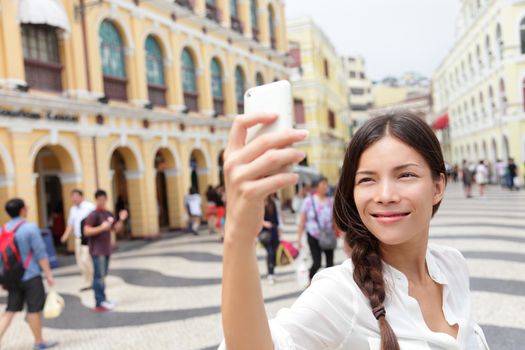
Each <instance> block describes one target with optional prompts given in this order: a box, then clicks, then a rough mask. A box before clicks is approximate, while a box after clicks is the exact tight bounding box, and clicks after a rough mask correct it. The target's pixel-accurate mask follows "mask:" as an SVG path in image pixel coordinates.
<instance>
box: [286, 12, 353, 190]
mask: <svg viewBox="0 0 525 350" xmlns="http://www.w3.org/2000/svg"><path fill="white" fill-rule="evenodd" d="M287 28H288V31H287V35H288V38H289V40H290V43H289V46H290V56H291V58H292V60H293V64H292V66H293V68H292V70H291V72H290V81H291V82H292V86H293V96H294V112H295V124H296V126H297V127H300V128H305V129H308V130H309V131H310V136H309V138H308V140H307V141H306V142H304V143H302V144H299V145H298V147H299V148H300V149H302V150H304V152H305V153H306V159H305V162H304V163H303V165H307V166H311V167H313V168H315V169H317V170H318V171H320V172H321V173H322V174H323V175H324V176H326V177H327V178H328V180H329V181H330V183H332V184H333V183H336V182H337V180H338V179H339V175H340V169H341V166H342V163H343V159H344V152H345V149H346V145H347V143H348V141H349V137H350V133H349V121H350V120H349V110H348V99H347V93H346V79H345V75H344V70H343V66H342V62H341V58H340V56H339V54H338V53H337V51H336V49H335V48H334V46H333V45H332V43H331V42H330V40H329V39H328V38H327V37H326V35H325V34H324V33H323V32H322V31H321V29H319V27H317V26H316V25H315V23H314V22H313V21H312V20H311V19H310V18H308V17H303V18H298V19H294V20H288V25H287Z"/></svg>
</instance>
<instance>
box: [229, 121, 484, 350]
mask: <svg viewBox="0 0 525 350" xmlns="http://www.w3.org/2000/svg"><path fill="white" fill-rule="evenodd" d="M274 120H275V117H274V116H271V115H248V116H240V117H237V119H235V120H234V122H233V125H232V128H231V131H230V136H229V145H228V147H227V149H226V151H225V165H224V168H225V169H226V171H225V181H226V189H227V191H228V198H229V200H230V208H229V211H228V225H227V227H226V231H227V232H226V239H225V244H224V255H223V259H224V260H223V274H222V286H223V288H222V320H223V329H224V335H225V342H224V343H223V344H222V345H221V348H222V349H225V348H226V347H228V349H250V348H253V344H257V347H258V348H261V349H276V350H283V349H326V350H331V349H353V350H365V349H366V350H368V349H382V350H394V349H400V348H401V349H468V350H486V349H488V346H487V343H486V340H485V337H484V335H483V331H482V330H481V328H480V327H479V326H478V325H477V324H476V323H475V321H474V319H473V312H472V308H471V307H470V305H471V302H472V301H471V296H470V290H469V276H468V267H467V264H466V261H465V258H464V257H463V256H462V255H461V253H460V252H459V251H457V250H456V249H453V248H450V247H446V246H440V245H435V244H429V242H428V239H429V226H430V220H431V218H432V216H433V215H434V214H435V213H436V211H437V210H438V208H439V205H440V203H441V201H442V199H443V196H444V192H445V185H446V177H445V166H444V161H443V155H442V151H441V147H440V144H439V141H438V139H437V137H436V135H435V134H434V132H433V130H432V129H431V128H430V127H429V126H428V125H427V124H426V122H425V121H424V120H423V119H421V118H419V117H418V116H417V115H413V114H410V113H406V112H394V113H391V114H387V115H383V116H379V117H375V118H371V119H369V120H367V121H366V122H365V123H364V125H363V126H361V128H359V130H358V131H357V132H356V134H355V135H354V137H353V138H352V140H351V141H350V144H349V146H348V149H347V151H346V155H345V156H344V162H343V167H342V173H341V177H340V181H339V185H338V188H337V191H336V196H335V198H334V213H335V214H334V217H335V222H336V224H337V226H338V227H339V228H340V229H341V230H342V231H343V232H345V233H346V235H345V237H346V244H348V245H350V246H351V248H352V257H351V259H348V260H347V261H345V262H344V263H343V264H341V265H339V266H336V267H333V268H329V269H325V270H324V271H322V272H320V273H319V274H317V275H316V276H315V277H314V279H313V280H312V283H311V285H310V286H309V287H308V288H307V289H306V290H305V291H304V292H303V293H302V295H301V296H299V298H298V300H297V301H296V302H295V303H294V304H293V305H292V306H291V308H288V309H285V310H281V311H280V312H279V313H278V314H277V317H276V318H275V319H273V320H271V321H270V322H268V320H267V319H266V311H265V307H264V299H263V297H262V293H261V288H260V280H259V278H258V277H257V274H256V273H255V274H254V271H257V259H256V254H255V249H254V248H251V247H252V246H253V237H255V235H256V234H257V232H258V231H259V227H260V225H261V224H260V223H261V221H262V216H263V213H262V209H263V206H264V197H265V196H266V195H267V194H268V193H272V192H275V191H277V190H279V189H280V188H283V187H287V186H290V185H293V184H294V183H295V182H297V180H298V177H297V175H294V174H290V173H280V172H279V171H282V170H281V169H286V166H289V165H291V164H294V163H296V162H299V161H300V160H301V159H302V158H304V154H302V153H301V152H300V151H299V150H295V149H293V148H292V147H291V146H292V145H293V144H294V143H296V142H301V141H303V140H304V139H305V137H306V136H307V133H304V132H302V131H298V130H287V131H283V132H282V133H279V134H276V133H273V134H266V135H263V136H259V137H260V138H261V142H258V143H257V144H253V143H252V144H249V145H248V146H245V145H244V138H245V135H246V129H247V128H249V127H251V126H253V125H256V124H259V123H263V124H269V123H271V122H273V121H274ZM270 160H271V161H270ZM241 169H242V171H243V176H242V177H241V176H237V172H238V171H241Z"/></svg>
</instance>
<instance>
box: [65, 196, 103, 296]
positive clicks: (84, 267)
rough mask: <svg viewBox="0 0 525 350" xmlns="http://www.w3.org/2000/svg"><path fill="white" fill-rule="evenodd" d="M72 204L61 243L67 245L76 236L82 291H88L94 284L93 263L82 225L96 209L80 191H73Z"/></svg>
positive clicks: (76, 252)
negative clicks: (83, 239)
mask: <svg viewBox="0 0 525 350" xmlns="http://www.w3.org/2000/svg"><path fill="white" fill-rule="evenodd" d="M71 202H72V203H73V206H72V207H71V208H70V209H69V215H68V219H67V226H66V230H65V231H64V234H63V235H62V237H61V238H60V241H61V242H62V243H66V242H67V240H68V239H69V236H70V235H71V232H73V234H74V235H75V260H76V262H77V266H78V268H79V269H80V273H81V275H82V279H83V286H82V288H81V289H80V291H86V290H90V289H91V284H92V282H93V262H92V261H91V255H89V247H88V245H87V240H85V241H84V242H82V235H81V227H80V223H81V222H82V220H84V219H85V218H87V216H88V215H89V214H91V212H92V211H94V210H95V208H96V207H95V205H94V204H93V203H91V202H88V201H86V200H84V193H83V192H82V191H81V190H79V189H74V190H72V191H71Z"/></svg>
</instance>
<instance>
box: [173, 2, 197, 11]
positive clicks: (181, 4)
mask: <svg viewBox="0 0 525 350" xmlns="http://www.w3.org/2000/svg"><path fill="white" fill-rule="evenodd" d="M175 3H176V4H177V5H179V6H182V7H185V8H187V9H189V10H193V6H194V3H195V1H194V0H175Z"/></svg>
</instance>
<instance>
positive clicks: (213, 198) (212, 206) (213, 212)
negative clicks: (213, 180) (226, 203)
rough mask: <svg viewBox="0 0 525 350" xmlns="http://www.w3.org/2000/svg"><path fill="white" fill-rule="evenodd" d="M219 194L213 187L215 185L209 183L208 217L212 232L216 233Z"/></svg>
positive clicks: (207, 198)
mask: <svg viewBox="0 0 525 350" xmlns="http://www.w3.org/2000/svg"><path fill="white" fill-rule="evenodd" d="M218 196H219V194H218V193H217V192H216V191H215V190H214V189H213V186H211V185H208V188H207V190H206V200H207V202H208V203H207V206H206V219H207V220H208V229H209V230H210V234H214V233H215V228H216V227H217V223H216V220H217V197H218Z"/></svg>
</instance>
